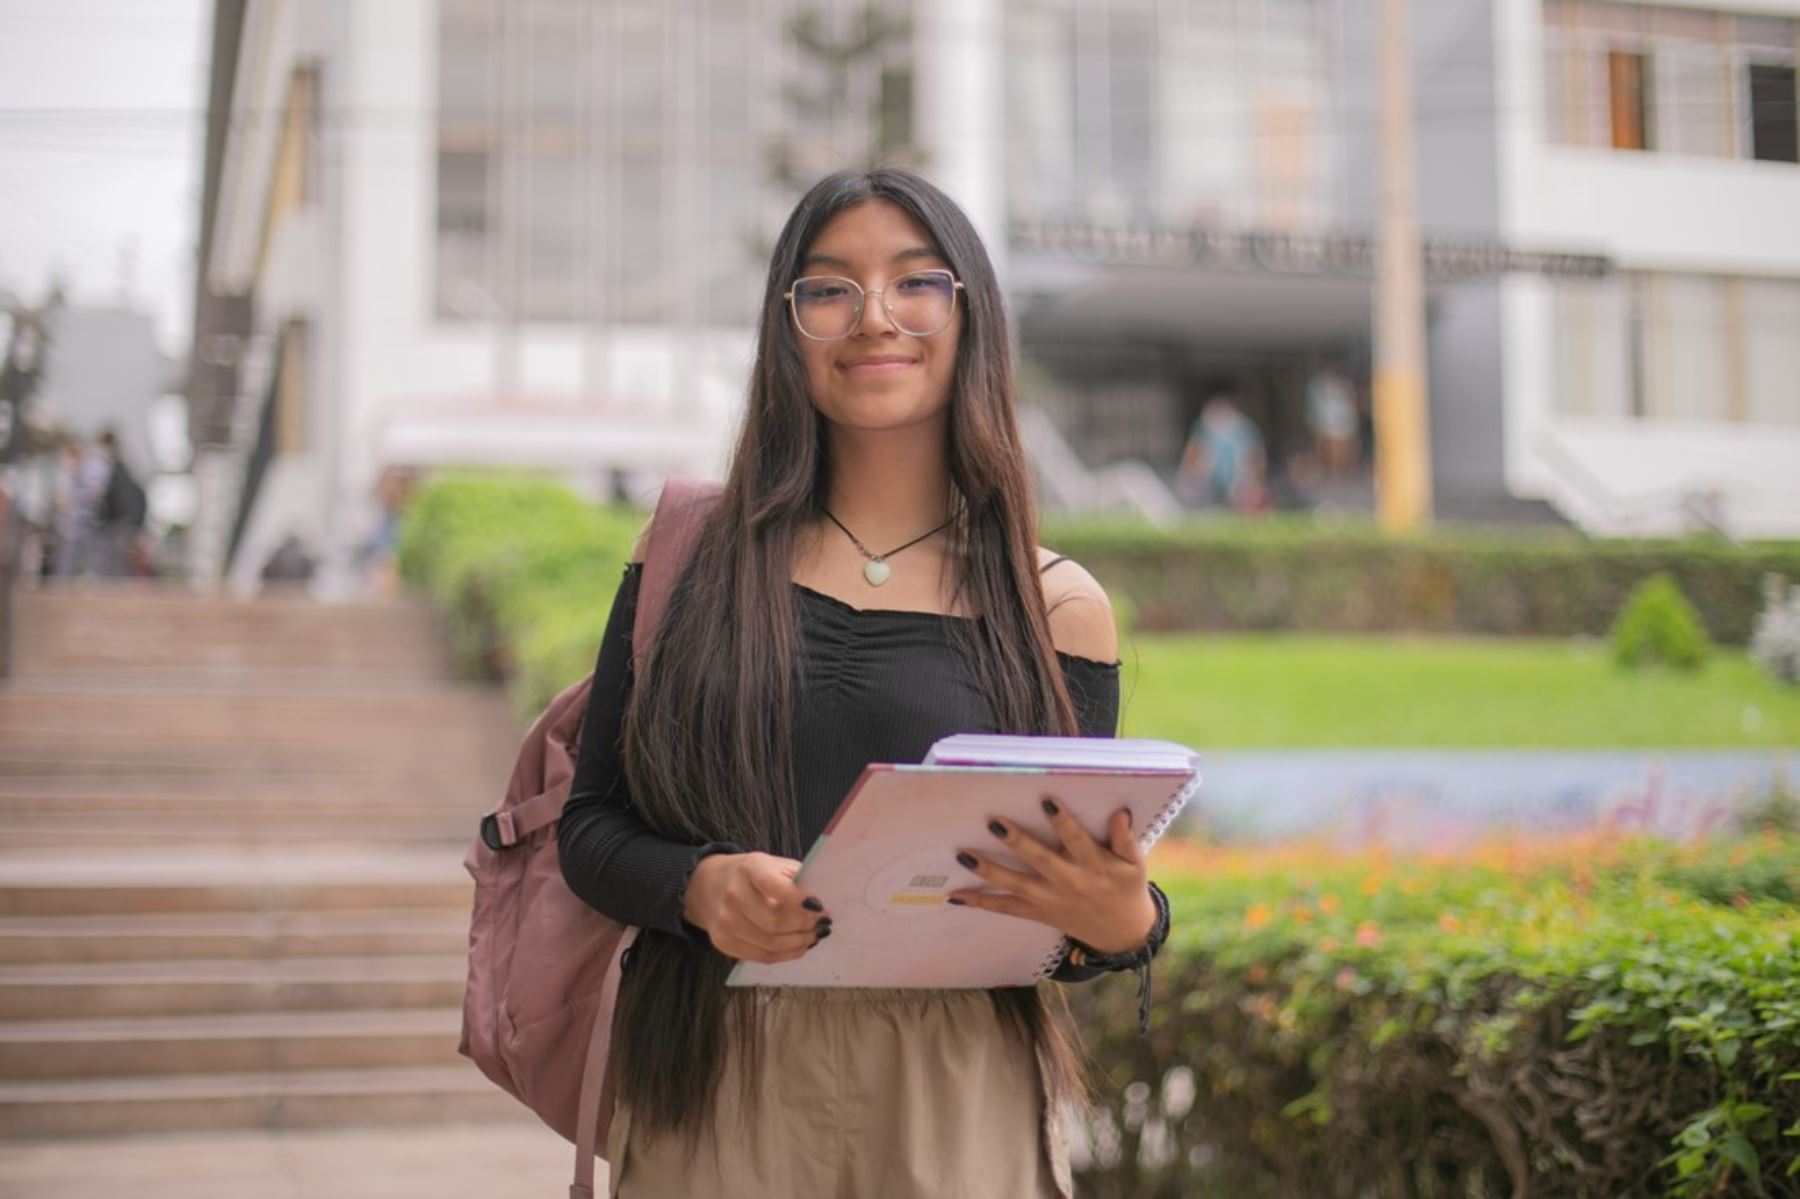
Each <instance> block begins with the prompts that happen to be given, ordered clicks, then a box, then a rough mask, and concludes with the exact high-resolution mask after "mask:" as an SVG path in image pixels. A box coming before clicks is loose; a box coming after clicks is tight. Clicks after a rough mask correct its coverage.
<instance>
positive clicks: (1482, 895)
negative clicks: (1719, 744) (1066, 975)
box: [1068, 833, 1800, 1199]
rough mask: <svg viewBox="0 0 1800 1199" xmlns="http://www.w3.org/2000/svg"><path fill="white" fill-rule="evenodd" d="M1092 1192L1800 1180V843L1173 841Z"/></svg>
mask: <svg viewBox="0 0 1800 1199" xmlns="http://www.w3.org/2000/svg"><path fill="white" fill-rule="evenodd" d="M1153 867H1154V869H1153V873H1154V875H1155V877H1156V878H1157V879H1158V880H1159V881H1160V882H1161V883H1162V884H1163V885H1164V887H1165V889H1166V890H1167V891H1168V892H1169V895H1170V898H1171V901H1172V903H1173V906H1174V928H1175V931H1174V935H1173V937H1172V939H1171V941H1170V942H1169V944H1168V945H1167V946H1166V947H1165V948H1164V951H1163V954H1162V955H1161V956H1160V957H1159V958H1158V961H1157V963H1156V967H1155V978H1156V986H1155V993H1154V1014H1153V1018H1152V1021H1153V1022H1152V1025H1151V1031H1150V1035H1149V1036H1148V1037H1139V1036H1138V1033H1137V1029H1136V1025H1135V1021H1134V1018H1133V1017H1134V1016H1135V996H1134V995H1133V993H1132V992H1133V984H1132V983H1131V982H1130V981H1129V980H1103V981H1101V982H1100V983H1098V984H1096V985H1094V986H1092V987H1089V988H1086V989H1084V988H1080V987H1076V988H1069V989H1068V993H1069V995H1070V998H1071V1000H1072V1002H1073V1005H1074V1010H1075V1013H1076V1017H1077V1019H1078V1021H1079V1022H1080V1024H1081V1025H1082V1026H1083V1027H1084V1028H1085V1029H1086V1032H1087V1037H1088V1043H1089V1046H1090V1048H1092V1049H1093V1050H1094V1051H1095V1057H1096V1060H1097V1061H1098V1062H1099V1063H1100V1065H1101V1067H1102V1069H1103V1071H1104V1074H1105V1079H1106V1082H1105V1084H1104V1087H1103V1096H1104V1097H1103V1100H1102V1102H1101V1103H1100V1104H1099V1105H1098V1107H1097V1109H1096V1113H1095V1119H1094V1120H1093V1122H1092V1124H1091V1126H1090V1128H1091V1131H1090V1135H1089V1138H1088V1142H1089V1147H1090V1152H1089V1161H1088V1164H1087V1167H1086V1170H1085V1177H1084V1180H1083V1194H1086V1195H1091V1196H1095V1197H1096V1199H1112V1197H1121V1199H1122V1197H1124V1196H1170V1197H1174V1196H1234V1197H1237V1196H1244V1197H1251V1199H1254V1197H1257V1196H1288V1195H1307V1196H1315V1195H1316V1196H1322V1197H1331V1196H1344V1197H1346V1199H1349V1197H1352V1196H1367V1195H1396V1196H1405V1195H1414V1196H1427V1195H1439V1196H1477V1195H1483V1196H1497V1195H1508V1194H1523V1193H1526V1192H1527V1191H1529V1193H1530V1194H1534V1195H1539V1194H1542V1195H1575V1196H1616V1195H1640V1194H1671V1195H1725V1194H1732V1195H1736V1194H1746V1195H1751V1194H1767V1195H1787V1196H1793V1195H1800V956H1797V954H1796V940H1795V938H1796V934H1797V933H1800V909H1797V908H1796V907H1795V906H1794V901H1793V900H1794V895H1795V894H1796V890H1797V889H1800V838H1795V837H1793V836H1791V835H1788V836H1783V835H1779V834H1774V833H1769V834H1764V835H1761V836H1756V837H1750V838H1748V839H1741V840H1735V841H1734V840H1722V841H1719V842H1717V843H1712V844H1708V845H1705V846H1698V847H1690V848H1676V847H1671V846H1668V845H1663V844H1658V843H1655V842H1624V841H1617V842H1609V841H1605V840H1598V839H1587V840H1578V841H1570V842H1564V843H1562V844H1558V845H1539V846H1536V847H1531V846H1521V845H1505V844H1495V845H1490V846H1487V847H1484V848H1482V849H1479V850H1476V851H1473V852H1470V853H1469V854H1467V855H1464V856H1461V857H1459V858H1456V859H1440V860H1437V861H1413V862H1408V861H1404V860H1390V859H1387V858H1384V857H1380V856H1366V857H1356V858H1350V857H1342V856H1338V855H1334V854H1331V853H1328V852H1325V851H1322V850H1309V849H1300V848H1288V849H1281V850H1263V851H1255V850H1236V851H1227V850H1220V849H1204V848H1200V847H1196V846H1191V845H1190V846H1184V845H1182V844H1179V843H1176V844H1169V845H1165V846H1164V847H1161V848H1159V849H1158V850H1157V852H1156V855H1155V857H1154V860H1153Z"/></svg>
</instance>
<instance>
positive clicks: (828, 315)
mask: <svg viewBox="0 0 1800 1199" xmlns="http://www.w3.org/2000/svg"><path fill="white" fill-rule="evenodd" d="M960 290H962V281H961V280H959V279H958V278H957V277H956V276H955V275H953V274H951V273H950V272H949V271H946V270H930V271H914V272H912V273H911V274H909V275H901V276H900V277H899V278H897V279H890V280H889V281H888V285H887V286H886V287H876V288H871V289H869V290H868V291H866V292H865V291H864V290H863V287H862V285H861V284H859V283H858V282H857V281H856V280H854V279H844V278H840V277H839V276H837V275H808V276H806V277H805V278H804V279H796V280H794V285H793V286H792V287H791V288H789V289H788V290H787V291H785V292H783V293H782V298H783V299H785V300H786V301H787V302H788V306H789V307H790V308H792V309H793V310H794V324H795V326H796V327H797V328H799V330H800V332H801V333H802V334H803V335H805V336H807V337H810V338H812V339H813V340H814V341H837V340H839V339H840V338H844V337H848V336H850V334H851V332H852V331H853V330H854V329H855V328H856V325H857V322H858V321H860V320H862V314H863V303H864V301H866V300H867V299H868V297H869V296H874V295H878V296H880V297H881V307H882V309H883V310H884V311H885V312H886V313H887V314H888V319H889V320H891V321H893V322H894V328H896V329H898V330H900V332H902V333H905V334H907V335H909V336H912V337H930V336H931V335H932V334H933V333H937V332H940V331H941V330H942V329H943V328H944V327H945V326H947V325H948V324H949V323H950V318H951V316H952V315H954V314H955V312H956V293H957V292H958V291H960Z"/></svg>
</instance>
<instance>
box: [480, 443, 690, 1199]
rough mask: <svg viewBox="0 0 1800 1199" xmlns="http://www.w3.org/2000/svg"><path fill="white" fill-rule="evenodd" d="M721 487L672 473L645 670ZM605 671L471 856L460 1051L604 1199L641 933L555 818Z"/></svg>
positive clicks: (636, 628)
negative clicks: (593, 888)
mask: <svg viewBox="0 0 1800 1199" xmlns="http://www.w3.org/2000/svg"><path fill="white" fill-rule="evenodd" d="M718 493H719V488H718V487H717V485H715V484H708V483H701V482H698V481H696V480H691V479H675V478H671V479H669V480H668V481H667V482H666V483H665V484H664V486H663V492H662V497H661V498H660V499H659V500H658V501H657V505H656V515H655V517H654V518H653V519H652V521H651V525H650V537H649V541H648V543H647V544H646V546H645V549H644V566H643V574H642V575H641V576H640V578H639V580H638V606H637V620H636V622H635V624H634V625H633V627H632V642H631V643H632V654H633V666H634V669H635V670H637V671H638V672H640V674H641V671H642V669H643V665H644V649H645V647H646V646H648V645H649V644H650V637H651V634H652V633H653V632H654V631H655V628H656V622H657V620H658V619H660V617H661V615H662V610H663V607H664V605H665V604H666V602H667V600H668V596H669V591H670V589H671V588H672V587H673V586H674V583H675V577H676V575H677V574H679V573H680V570H681V567H682V565H683V564H684V563H685V562H686V561H687V558H688V555H689V553H690V552H691V551H692V549H693V544H694V539H695V537H696V536H697V535H698V534H699V531H700V523H701V521H702V520H703V519H704V517H705V515H706V513H707V511H708V510H709V509H710V508H711V506H712V503H713V501H714V500H715V499H717V497H718ZM592 683H593V675H591V674H590V675H588V676H587V677H586V678H584V679H582V680H581V681H580V682H578V683H575V684H573V685H572V686H570V687H569V688H567V689H566V690H564V691H563V692H562V694H560V695H558V696H557V697H556V698H555V699H553V700H551V701H550V706H549V707H547V708H545V709H544V711H543V712H542V713H541V714H540V715H539V716H538V718H537V719H536V720H535V721H533V722H532V725H531V728H530V730H529V731H528V732H527V733H526V734H525V741H524V743H523V744H522V745H521V746H520V748H519V757H518V761H517V763H516V764H515V765H514V766H513V773H512V781H511V782H510V783H508V784H507V787H506V797H505V798H504V799H502V800H501V801H500V807H499V808H498V809H496V810H495V811H493V812H490V813H488V814H487V815H486V816H483V817H482V819H481V831H480V833H479V835H478V836H477V837H476V838H475V841H474V843H473V844H472V845H470V847H469V852H468V854H467V855H466V856H465V857H464V858H463V866H464V868H465V869H467V870H468V872H469V873H470V874H471V875H473V876H474V878H475V910H474V916H473V918H472V919H471V921H470V927H469V982H468V987H467V989H466V990H465V991H464V993H463V1026H462V1038H461V1040H460V1042H459V1043H458V1045H457V1051H458V1052H460V1053H462V1054H464V1055H465V1056H467V1057H469V1058H471V1059H473V1060H474V1062H475V1064H476V1065H477V1066H479V1067H480V1068H481V1072H482V1073H483V1074H485V1075H487V1076H488V1077H489V1078H491V1079H493V1080H494V1081H495V1082H497V1083H499V1084H500V1085H501V1086H502V1087H504V1088H505V1089H506V1090H507V1091H508V1092H509V1093H511V1094H512V1095H513V1097H514V1098H516V1099H518V1100H519V1101H520V1102H521V1103H523V1104H525V1105H526V1106H527V1107H529V1108H530V1109H531V1110H532V1111H534V1112H536V1113H537V1114H538V1116H539V1117H540V1118H541V1119H542V1120H543V1121H544V1123H546V1124H548V1125H549V1126H550V1127H551V1128H554V1129H555V1130H556V1131H557V1132H559V1133H561V1134H562V1135H563V1136H564V1137H566V1138H567V1139H569V1140H571V1141H573V1142H574V1143H575V1181H574V1183H573V1184H572V1185H571V1186H570V1187H569V1199H593V1194H594V1157H595V1156H596V1154H599V1155H601V1156H604V1151H605V1145H606V1133H607V1129H608V1127H609V1126H610V1125H611V1124H612V1113H613V1094H612V1085H611V1082H612V1080H611V1079H610V1077H608V1074H607V1069H606V1064H607V1057H608V1050H609V1049H610V1048H611V1043H612V1017H613V1003H614V1000H615V999H616V997H617V995H618V990H619V971H620V967H621V963H622V961H623V959H624V956H625V952H626V950H628V949H629V948H630V947H631V944H632V942H633V941H635V940H636V939H637V933H638V930H637V929H636V928H633V927H628V926H626V925H622V924H619V923H618V922H617V921H614V920H610V919H608V918H607V917H605V916H603V915H601V914H600V913H599V912H597V911H595V910H594V909H593V908H591V907H589V906H588V905H587V903H585V902H584V901H583V900H581V899H580V898H579V897H577V896H576V895H575V893H574V892H572V891H570V890H569V887H568V884H567V883H565V882H564V881H563V877H562V868H561V866H560V865H559V863H558V859H557V853H556V822H557V818H558V817H560V816H561V815H562V807H563V802H564V801H565V800H567V799H568V797H569V782H570V779H571V777H572V776H573V775H574V772H575V759H576V752H577V745H578V743H579V739H580V736H581V721H582V718H583V716H585V715H586V712H587V697H588V689H589V687H590V686H591V684H592Z"/></svg>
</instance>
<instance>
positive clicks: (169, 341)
mask: <svg viewBox="0 0 1800 1199" xmlns="http://www.w3.org/2000/svg"><path fill="white" fill-rule="evenodd" d="M211 12H212V5H211V4H210V3H209V2H208V0H0V293H5V292H9V291H10V292H15V293H18V294H20V295H22V296H24V297H25V298H26V299H28V300H33V301H35V300H37V299H39V298H40V297H41V296H42V295H43V293H44V291H45V288H46V286H47V284H48V281H49V279H50V277H51V275H52V273H53V272H55V273H59V274H60V275H61V276H62V278H63V279H65V280H66V281H67V284H68V288H69V292H70V294H71V297H72V298H73V299H74V300H75V301H76V302H88V303H97V304H116V303H118V301H119V298H120V295H121V288H122V285H123V284H124V283H125V281H126V280H127V278H128V279H129V281H130V294H131V297H132V303H133V306H136V307H142V308H147V309H149V310H150V311H151V312H153V313H154V314H155V316H156V321H157V333H158V340H159V341H160V342H161V343H162V345H163V348H164V349H165V350H167V351H168V352H170V353H172V354H177V355H179V354H182V353H185V351H186V348H187V347H186V338H187V330H188V327H189V324H190V320H191V317H192V312H191V309H192V305H193V298H192V297H193V253H194V237H195V229H196V228H197V220H198V208H199V200H198V194H199V187H200V184H199V174H200V168H199V163H200V154H201V149H202V146H203V143H204V130H203V120H204V106H205V71H206V55H207V51H208V46H207V45H206V42H207V32H206V29H205V28H204V26H206V25H207V23H208V22H209V20H210V17H211ZM128 261H129V266H127V262H128Z"/></svg>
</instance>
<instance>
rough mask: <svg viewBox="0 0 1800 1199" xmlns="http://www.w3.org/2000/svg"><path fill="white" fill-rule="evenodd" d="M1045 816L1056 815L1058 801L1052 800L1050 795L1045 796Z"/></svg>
mask: <svg viewBox="0 0 1800 1199" xmlns="http://www.w3.org/2000/svg"><path fill="white" fill-rule="evenodd" d="M1044 815H1046V816H1054V815H1056V801H1055V800H1054V799H1051V798H1050V797H1049V796H1048V795H1046V796H1044Z"/></svg>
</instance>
